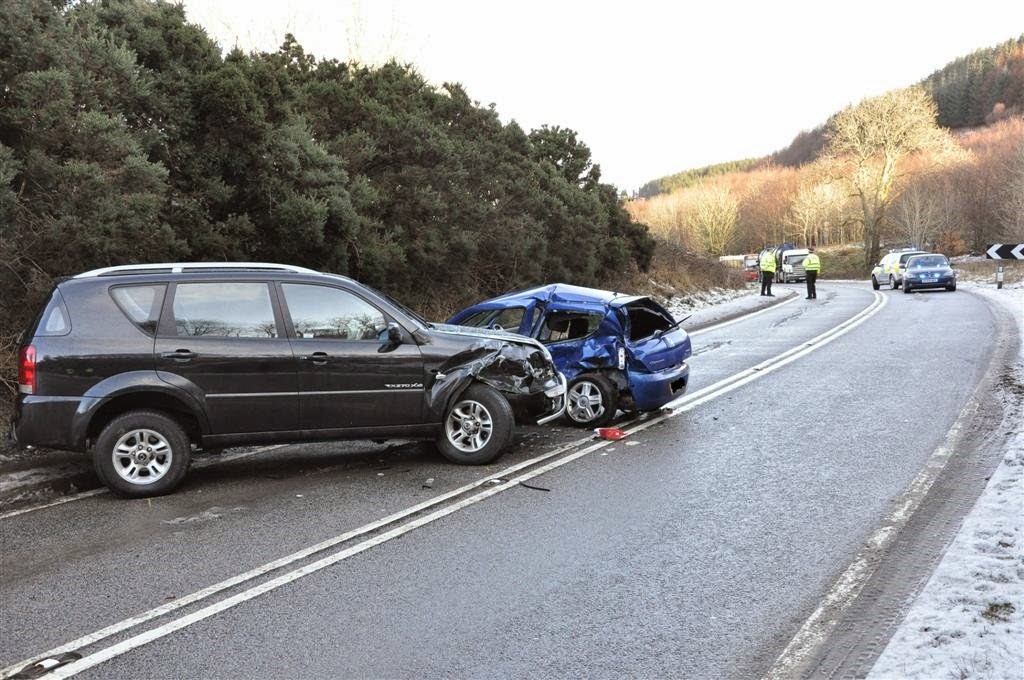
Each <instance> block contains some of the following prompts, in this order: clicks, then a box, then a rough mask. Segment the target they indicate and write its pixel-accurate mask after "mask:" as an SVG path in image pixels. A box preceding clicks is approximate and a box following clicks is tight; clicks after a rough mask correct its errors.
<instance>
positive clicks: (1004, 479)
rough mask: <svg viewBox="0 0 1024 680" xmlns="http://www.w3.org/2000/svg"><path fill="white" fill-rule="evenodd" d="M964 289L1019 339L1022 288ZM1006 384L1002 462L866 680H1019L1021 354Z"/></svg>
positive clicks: (1023, 636) (1023, 671)
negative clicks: (993, 304)
mask: <svg viewBox="0 0 1024 680" xmlns="http://www.w3.org/2000/svg"><path fill="white" fill-rule="evenodd" d="M961 281H962V282H963V278H961ZM989 281H991V279H989ZM963 285H964V287H967V288H971V289H972V290H974V291H976V292H978V293H980V294H982V295H984V296H985V297H987V298H989V299H992V300H994V301H997V302H998V303H1000V304H1002V305H1004V306H1006V307H1007V308H1008V309H1009V310H1010V312H1011V313H1012V314H1013V316H1014V318H1015V319H1016V321H1017V326H1018V329H1019V331H1020V333H1021V335H1022V337H1024V281H1019V280H1018V281H1015V282H1013V283H1011V284H1009V285H1007V284H1006V283H1005V282H1004V287H1003V289H1002V290H996V289H995V287H994V286H993V285H992V284H991V283H988V285H978V284H976V283H972V282H970V281H966V282H963ZM1006 376H1007V380H1006V381H1005V382H1004V385H1003V389H1006V390H1007V391H1008V393H1009V395H1010V398H1011V399H1015V400H1016V408H1013V402H1011V409H1010V411H1011V413H1010V415H1009V416H1008V421H1009V422H1006V423H1004V426H1005V427H1006V428H1007V429H1006V430H1005V431H1006V432H1010V433H1012V434H1011V436H1010V440H1009V445H1008V448H1007V450H1006V452H1005V454H1004V456H1003V459H1002V462H1001V463H1000V464H999V467H998V468H997V469H996V471H995V473H994V474H993V475H992V477H991V478H990V479H989V482H988V485H987V486H986V487H985V490H984V491H983V492H982V495H981V497H980V498H979V499H978V501H977V503H976V504H975V506H974V508H973V509H972V510H971V512H970V513H969V514H968V515H967V517H966V518H965V519H964V522H963V525H962V526H961V527H960V531H959V532H958V533H957V536H956V538H955V539H954V540H953V542H952V544H951V545H950V546H949V548H948V549H947V551H946V553H945V555H944V556H943V558H942V561H941V563H940V564H939V566H938V568H937V569H936V570H935V573H934V574H932V576H931V578H930V579H929V581H928V583H927V584H926V585H925V587H924V590H922V592H921V594H920V595H919V596H918V597H917V598H916V600H915V601H914V602H913V604H912V605H911V606H910V609H909V611H908V612H907V615H906V617H905V618H904V620H903V623H902V624H901V625H900V627H899V629H898V630H897V631H896V634H895V635H894V636H893V637H892V639H891V640H890V641H889V644H888V646H887V647H886V648H885V650H884V651H883V652H882V655H881V656H880V657H879V659H878V661H877V662H876V664H875V666H874V668H873V669H872V671H871V673H870V675H869V676H868V678H869V679H870V680H883V679H884V680H889V679H895V678H899V679H901V680H903V679H906V680H940V679H947V678H948V679H951V680H967V679H968V678H970V679H972V680H973V679H977V680H1021V679H1022V678H1024V422H1022V413H1021V411H1022V408H1021V401H1022V397H1024V350H1022V354H1021V355H1020V356H1018V357H1017V359H1016V362H1015V364H1014V365H1013V366H1012V367H1009V370H1008V373H1007V374H1006Z"/></svg>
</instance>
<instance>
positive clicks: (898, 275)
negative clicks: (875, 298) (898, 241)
mask: <svg viewBox="0 0 1024 680" xmlns="http://www.w3.org/2000/svg"><path fill="white" fill-rule="evenodd" d="M924 254H925V251H923V250H918V249H917V248H902V249H900V250H890V251H889V253H888V254H887V255H885V256H884V257H883V258H882V259H881V260H879V262H878V264H876V265H875V268H874V269H872V270H871V287H872V288H874V289H875V290H878V289H879V288H881V286H882V284H883V283H885V282H888V283H889V288H890V289H891V290H896V289H897V288H899V287H900V286H901V285H903V272H904V270H905V269H906V268H907V260H909V259H910V258H912V257H913V256H915V255H924Z"/></svg>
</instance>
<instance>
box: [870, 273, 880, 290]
mask: <svg viewBox="0 0 1024 680" xmlns="http://www.w3.org/2000/svg"><path fill="white" fill-rule="evenodd" d="M871 287H872V288H874V289H875V290H878V289H879V288H881V286H880V285H878V279H876V278H875V277H874V275H872V276H871Z"/></svg>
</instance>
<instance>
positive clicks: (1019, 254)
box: [985, 243, 1024, 260]
mask: <svg viewBox="0 0 1024 680" xmlns="http://www.w3.org/2000/svg"><path fill="white" fill-rule="evenodd" d="M985 257H987V258H988V259H990V260H1024V243H994V244H992V245H990V246H989V247H988V250H986V251H985Z"/></svg>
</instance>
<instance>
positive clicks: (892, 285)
mask: <svg viewBox="0 0 1024 680" xmlns="http://www.w3.org/2000/svg"><path fill="white" fill-rule="evenodd" d="M897 288H899V286H897V285H896V279H894V278H893V277H892V274H889V290H896V289H897Z"/></svg>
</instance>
